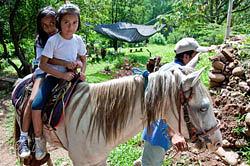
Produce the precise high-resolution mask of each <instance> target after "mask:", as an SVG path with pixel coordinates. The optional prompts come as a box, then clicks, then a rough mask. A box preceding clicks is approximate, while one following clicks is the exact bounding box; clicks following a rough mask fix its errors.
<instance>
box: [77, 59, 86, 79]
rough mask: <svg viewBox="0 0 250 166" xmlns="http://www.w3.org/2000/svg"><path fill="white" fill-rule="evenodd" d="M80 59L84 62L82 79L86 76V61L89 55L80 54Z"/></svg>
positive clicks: (81, 73)
mask: <svg viewBox="0 0 250 166" xmlns="http://www.w3.org/2000/svg"><path fill="white" fill-rule="evenodd" d="M79 59H80V61H81V62H82V67H81V72H80V77H81V78H80V79H81V80H82V81H84V80H85V78H86V76H85V71H86V62H87V56H85V55H84V56H80V57H79Z"/></svg>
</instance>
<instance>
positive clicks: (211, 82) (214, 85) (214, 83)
mask: <svg viewBox="0 0 250 166" xmlns="http://www.w3.org/2000/svg"><path fill="white" fill-rule="evenodd" d="M220 85H221V84H220V83H218V82H214V81H210V82H209V86H210V88H214V87H219V86H220Z"/></svg>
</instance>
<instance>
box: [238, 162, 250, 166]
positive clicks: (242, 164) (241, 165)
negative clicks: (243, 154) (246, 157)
mask: <svg viewBox="0 0 250 166" xmlns="http://www.w3.org/2000/svg"><path fill="white" fill-rule="evenodd" d="M239 166H249V165H248V164H247V163H245V162H244V161H243V162H242V163H241V164H240V165H239Z"/></svg>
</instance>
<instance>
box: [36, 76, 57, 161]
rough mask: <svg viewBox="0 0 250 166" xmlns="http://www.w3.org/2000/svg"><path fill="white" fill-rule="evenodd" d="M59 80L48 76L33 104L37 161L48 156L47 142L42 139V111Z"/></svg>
mask: <svg viewBox="0 0 250 166" xmlns="http://www.w3.org/2000/svg"><path fill="white" fill-rule="evenodd" d="M58 81H59V79H57V78H55V77H52V76H48V77H46V78H45V79H44V81H43V82H42V85H41V86H40V88H39V90H38V92H37V95H36V97H35V98H34V101H33V103H32V122H33V127H34V132H35V141H36V153H35V157H36V159H37V160H41V159H42V158H43V157H44V156H45V155H46V150H45V141H44V140H43V139H42V129H43V123H42V118H41V111H42V108H43V107H44V105H45V103H46V102H47V99H48V96H49V94H50V93H51V91H52V89H53V88H54V87H55V86H56V85H57V83H58Z"/></svg>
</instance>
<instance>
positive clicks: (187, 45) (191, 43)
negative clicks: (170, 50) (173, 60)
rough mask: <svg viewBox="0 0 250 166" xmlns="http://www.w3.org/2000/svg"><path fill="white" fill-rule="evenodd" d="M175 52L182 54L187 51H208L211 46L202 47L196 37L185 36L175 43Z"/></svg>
mask: <svg viewBox="0 0 250 166" xmlns="http://www.w3.org/2000/svg"><path fill="white" fill-rule="evenodd" d="M174 50H175V53H176V54H180V53H183V52H186V51H192V50H193V51H196V52H207V51H209V47H202V46H200V45H199V43H198V42H197V41H196V40H195V39H194V38H188V37H187V38H183V39H181V40H180V41H178V42H177V43H176V45H175V49H174Z"/></svg>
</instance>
